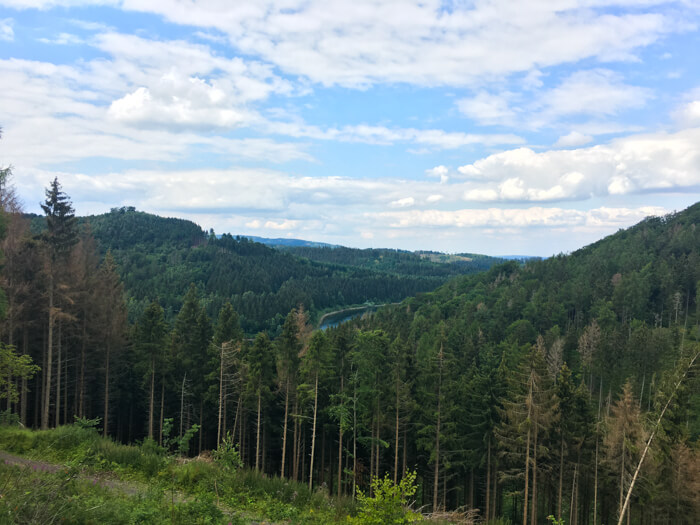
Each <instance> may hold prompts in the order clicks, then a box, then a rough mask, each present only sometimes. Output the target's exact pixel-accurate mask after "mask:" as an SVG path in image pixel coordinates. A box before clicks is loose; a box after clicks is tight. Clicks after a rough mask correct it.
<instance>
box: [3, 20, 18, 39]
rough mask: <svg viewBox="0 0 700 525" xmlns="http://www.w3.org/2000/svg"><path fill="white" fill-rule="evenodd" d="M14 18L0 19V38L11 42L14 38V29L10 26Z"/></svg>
mask: <svg viewBox="0 0 700 525" xmlns="http://www.w3.org/2000/svg"><path fill="white" fill-rule="evenodd" d="M13 24H14V20H12V18H4V19H2V20H0V40H4V41H5V42H12V41H13V40H14V39H15V31H14V29H13V28H12V25H13Z"/></svg>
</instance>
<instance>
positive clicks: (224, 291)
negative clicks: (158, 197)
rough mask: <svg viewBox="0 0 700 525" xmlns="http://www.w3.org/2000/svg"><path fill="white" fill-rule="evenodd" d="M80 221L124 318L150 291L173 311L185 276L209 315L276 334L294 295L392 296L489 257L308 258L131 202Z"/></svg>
mask: <svg viewBox="0 0 700 525" xmlns="http://www.w3.org/2000/svg"><path fill="white" fill-rule="evenodd" d="M80 220H81V222H82V223H83V224H88V225H89V229H90V230H91V231H92V234H93V235H94V237H95V239H96V240H97V241H98V245H99V247H100V250H101V251H102V252H103V253H104V252H106V251H107V250H111V252H112V254H113V255H114V258H115V260H116V262H117V265H118V268H119V271H120V276H121V278H122V280H123V282H124V285H125V288H126V291H127V294H128V296H129V300H128V305H129V314H130V319H131V320H132V321H134V320H136V319H138V318H139V317H140V316H141V314H142V313H143V311H144V309H145V308H146V306H147V305H148V304H149V303H150V302H151V301H152V300H153V299H158V300H159V302H160V303H161V305H163V307H164V308H165V311H166V317H168V318H173V316H174V314H176V313H177V312H178V311H179V309H180V307H181V305H182V299H183V297H184V295H185V293H186V291H187V289H188V286H189V284H190V283H195V284H196V285H197V287H198V289H199V290H200V291H201V293H202V297H203V303H204V304H205V306H206V308H207V311H208V312H209V315H210V316H212V317H213V316H215V315H216V313H217V312H218V311H219V309H220V308H221V306H222V305H223V304H224V303H225V302H226V301H230V302H231V303H232V305H233V306H234V308H235V309H236V311H238V312H239V313H240V315H241V323H242V326H243V328H244V330H245V331H246V332H249V333H254V332H257V331H259V330H268V331H269V332H270V333H271V334H272V335H274V334H276V333H277V332H278V330H279V328H280V327H281V325H282V323H283V321H284V317H285V316H286V314H287V313H288V312H289V311H290V310H291V309H292V308H294V307H296V306H298V305H299V304H302V305H304V307H305V308H306V309H308V310H310V311H311V312H312V313H315V312H317V311H320V310H324V309H326V310H327V309H333V308H342V307H344V306H347V305H353V304H362V303H365V302H375V303H387V302H396V301H400V300H402V299H404V298H406V297H409V296H412V295H415V294H417V293H420V292H425V291H430V290H433V289H435V288H436V287H437V286H439V285H441V284H442V283H444V282H445V281H446V280H447V279H448V278H450V277H452V276H455V275H461V274H466V273H473V272H477V271H481V270H484V269H486V268H488V267H489V266H490V265H492V264H494V263H495V262H499V259H494V258H489V257H482V258H479V259H478V260H476V259H475V260H474V261H460V262H459V263H449V264H444V263H435V262H432V261H430V260H429V259H426V258H420V257H418V256H416V255H414V254H411V253H408V252H395V251H392V250H381V251H379V250H377V251H376V252H377V253H378V254H379V255H378V256H377V257H378V259H379V260H382V259H385V260H389V258H390V260H391V263H390V264H386V263H383V264H377V265H374V266H372V265H370V264H366V259H367V256H366V255H365V253H366V251H365V250H353V249H350V248H343V249H342V250H341V249H339V250H341V251H340V252H338V253H342V254H343V257H341V258H339V259H337V260H331V259H329V260H326V261H321V262H317V261H312V260H310V259H313V258H314V257H309V258H306V257H300V256H297V255H296V253H295V252H287V251H280V250H276V249H274V248H271V247H268V246H265V245H263V244H260V243H257V242H254V241H251V240H249V239H247V238H245V237H233V236H231V235H229V234H224V235H222V236H219V237H217V236H216V235H214V234H213V232H212V233H210V234H207V233H205V232H204V231H202V229H201V228H200V227H199V226H198V225H196V224H195V223H193V222H190V221H187V220H182V219H173V218H163V217H158V216H156V215H151V214H148V213H144V212H138V211H136V210H135V209H133V208H115V209H113V210H112V211H111V212H110V213H107V214H102V215H95V216H89V217H83V218H81V219H80ZM33 223H34V224H33V229H34V230H35V231H36V230H38V229H40V228H43V227H44V224H45V221H44V218H43V217H40V216H35V217H34V218H33ZM317 250H323V249H320V248H319V249H317ZM356 253H361V254H362V256H361V257H357V256H355V254H356ZM300 255H301V254H300ZM303 255H308V254H306V253H304V254H303Z"/></svg>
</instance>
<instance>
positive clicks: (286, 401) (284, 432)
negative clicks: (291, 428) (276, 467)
mask: <svg viewBox="0 0 700 525" xmlns="http://www.w3.org/2000/svg"><path fill="white" fill-rule="evenodd" d="M288 414H289V374H287V380H286V381H285V388H284V426H283V427H282V473H281V474H280V477H281V478H283V479H284V468H285V466H286V465H285V462H286V459H287V420H288V417H287V416H288Z"/></svg>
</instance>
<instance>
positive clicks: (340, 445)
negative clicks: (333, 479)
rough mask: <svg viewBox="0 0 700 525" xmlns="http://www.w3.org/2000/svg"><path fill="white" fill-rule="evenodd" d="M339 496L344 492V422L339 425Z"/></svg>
mask: <svg viewBox="0 0 700 525" xmlns="http://www.w3.org/2000/svg"><path fill="white" fill-rule="evenodd" d="M338 427H339V428H338V497H339V498H340V496H341V494H342V485H343V424H342V423H341V424H340V425H338Z"/></svg>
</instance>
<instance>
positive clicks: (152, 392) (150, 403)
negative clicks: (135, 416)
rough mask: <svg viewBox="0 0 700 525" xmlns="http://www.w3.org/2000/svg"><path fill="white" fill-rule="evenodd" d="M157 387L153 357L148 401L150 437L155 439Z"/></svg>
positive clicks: (152, 359) (152, 358)
mask: <svg viewBox="0 0 700 525" xmlns="http://www.w3.org/2000/svg"><path fill="white" fill-rule="evenodd" d="M155 388H156V364H155V358H154V357H151V388H150V396H149V401H148V437H149V438H150V439H153V416H154V415H155V413H154V411H155V407H154V402H155Z"/></svg>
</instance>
